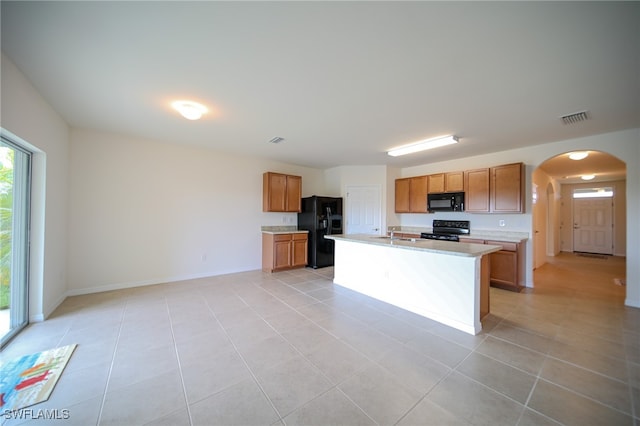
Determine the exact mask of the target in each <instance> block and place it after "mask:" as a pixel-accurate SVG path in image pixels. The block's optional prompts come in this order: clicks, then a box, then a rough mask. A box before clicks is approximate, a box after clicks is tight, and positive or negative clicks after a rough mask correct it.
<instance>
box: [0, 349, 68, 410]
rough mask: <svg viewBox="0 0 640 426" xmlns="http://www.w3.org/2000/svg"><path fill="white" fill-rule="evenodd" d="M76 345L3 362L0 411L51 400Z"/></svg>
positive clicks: (1, 368) (0, 375)
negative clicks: (50, 397) (50, 396)
mask: <svg viewBox="0 0 640 426" xmlns="http://www.w3.org/2000/svg"><path fill="white" fill-rule="evenodd" d="M76 346H77V345H75V344H74V345H69V346H64V347H60V348H55V349H50V350H48V351H43V352H38V353H35V354H31V355H25V356H22V357H20V358H17V359H13V360H10V361H6V362H3V363H0V409H1V410H3V411H4V410H19V409H21V408H25V407H29V406H31V405H33V404H38V403H40V402H43V401H46V400H47V399H49V395H51V392H52V391H53V388H54V387H55V386H56V383H57V382H58V379H59V378H60V376H61V375H62V371H63V370H64V368H65V367H66V366H67V362H69V359H70V358H71V354H73V351H74V350H75V348H76Z"/></svg>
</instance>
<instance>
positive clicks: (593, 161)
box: [532, 150, 627, 286]
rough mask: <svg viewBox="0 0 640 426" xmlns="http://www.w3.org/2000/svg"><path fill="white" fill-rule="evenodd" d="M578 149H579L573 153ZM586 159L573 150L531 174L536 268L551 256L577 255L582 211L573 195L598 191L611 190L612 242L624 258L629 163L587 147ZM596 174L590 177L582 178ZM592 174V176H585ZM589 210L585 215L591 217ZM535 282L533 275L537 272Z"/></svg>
mask: <svg viewBox="0 0 640 426" xmlns="http://www.w3.org/2000/svg"><path fill="white" fill-rule="evenodd" d="M572 152H576V151H572ZM583 152H585V153H586V154H588V155H587V157H586V158H584V159H581V160H572V159H570V158H569V154H571V153H569V152H565V153H561V154H559V155H556V156H554V157H551V158H549V159H547V160H546V161H544V162H543V163H541V164H540V166H539V167H537V168H536V169H535V170H534V171H533V174H532V187H533V189H532V196H533V203H532V235H533V269H534V270H536V269H538V268H540V267H542V266H543V265H544V264H545V263H547V261H548V260H549V259H553V258H554V257H556V256H563V255H567V254H571V255H575V254H576V252H578V251H579V250H577V248H580V247H577V246H576V245H575V244H574V235H576V233H577V232H579V228H580V226H579V225H580V224H579V223H578V222H579V221H580V215H579V214H578V215H577V216H576V214H577V211H578V210H577V209H578V208H579V207H577V205H576V204H574V199H575V198H574V197H575V196H576V195H575V194H578V195H580V194H587V195H586V196H589V194H590V193H595V192H596V191H597V190H600V189H602V188H604V187H607V188H612V191H613V195H612V197H611V204H612V215H613V216H612V225H613V226H611V229H610V232H611V241H612V243H611V244H612V249H611V254H612V255H613V256H620V257H624V256H626V225H627V224H626V164H625V162H624V161H622V160H620V159H618V158H617V157H615V156H613V155H611V154H608V153H606V152H602V151H594V150H585V151H583ZM586 175H593V177H592V178H591V179H590V180H584V178H583V176H586ZM587 177H589V176H587ZM588 214H589V212H587V213H586V215H588ZM534 286H535V274H534Z"/></svg>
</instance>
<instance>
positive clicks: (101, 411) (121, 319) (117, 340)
mask: <svg viewBox="0 0 640 426" xmlns="http://www.w3.org/2000/svg"><path fill="white" fill-rule="evenodd" d="M127 305H128V301H127V299H126V298H125V301H124V306H123V307H122V314H121V315H120V325H119V326H118V336H117V337H116V344H115V346H114V348H113V356H112V357H111V363H110V365H109V373H108V374H107V382H106V383H105V385H104V392H103V394H102V401H101V402H100V411H99V412H98V419H97V420H96V426H99V425H100V422H101V421H102V414H103V411H104V405H105V402H106V401H107V390H108V389H109V382H111V373H112V372H113V366H114V364H115V362H116V354H117V353H118V344H119V343H120V335H121V334H122V326H123V325H124V317H125V313H126V310H127Z"/></svg>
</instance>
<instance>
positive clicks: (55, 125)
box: [0, 54, 69, 321]
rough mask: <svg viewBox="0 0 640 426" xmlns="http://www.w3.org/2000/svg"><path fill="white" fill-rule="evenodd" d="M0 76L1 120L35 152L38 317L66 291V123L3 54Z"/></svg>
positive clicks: (34, 295)
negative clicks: (0, 80) (0, 90)
mask: <svg viewBox="0 0 640 426" xmlns="http://www.w3.org/2000/svg"><path fill="white" fill-rule="evenodd" d="M1 79H2V86H1V87H2V92H1V94H0V99H1V108H2V110H1V113H0V117H1V122H0V125H1V127H2V128H3V129H5V130H7V131H8V132H10V133H11V134H12V136H14V137H15V138H16V139H18V141H19V142H22V143H23V144H25V145H27V146H28V147H29V148H30V149H31V150H32V151H33V152H34V153H35V154H34V156H33V163H32V179H33V180H32V182H33V183H32V194H31V249H30V268H31V269H30V271H29V275H30V277H29V317H30V320H31V321H39V320H43V319H44V318H46V317H47V316H48V315H49V314H50V313H51V312H53V310H54V309H55V308H56V307H57V306H58V305H59V304H60V303H61V302H62V300H64V297H65V292H66V280H67V276H66V263H67V195H68V173H67V170H68V153H69V146H68V141H69V128H68V126H67V124H66V123H65V121H64V120H63V119H62V118H61V117H60V116H59V115H58V114H57V113H56V111H55V110H54V109H53V108H52V107H51V106H50V105H49V104H48V103H47V102H46V101H45V99H43V98H42V96H40V94H38V92H36V91H35V89H34V88H33V86H32V85H31V84H30V83H29V81H27V79H26V78H25V77H24V75H23V74H22V73H21V72H20V71H19V70H18V68H17V67H16V66H15V65H14V64H13V63H12V62H11V61H10V60H9V59H8V58H7V57H6V56H5V55H4V54H3V55H2V76H1Z"/></svg>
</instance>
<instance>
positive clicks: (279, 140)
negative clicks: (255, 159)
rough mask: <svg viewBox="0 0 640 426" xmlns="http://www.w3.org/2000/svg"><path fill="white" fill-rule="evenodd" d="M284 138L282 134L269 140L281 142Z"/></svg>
mask: <svg viewBox="0 0 640 426" xmlns="http://www.w3.org/2000/svg"><path fill="white" fill-rule="evenodd" d="M283 140H284V138H281V137H280V136H276V137H275V138H273V139H271V140H270V141H269V143H280V142H282V141H283Z"/></svg>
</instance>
